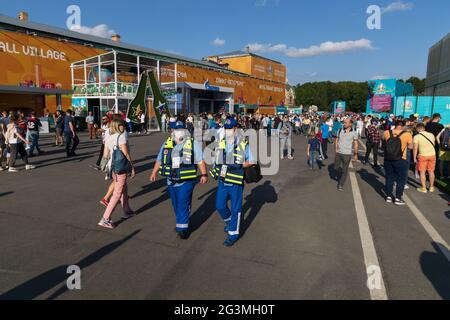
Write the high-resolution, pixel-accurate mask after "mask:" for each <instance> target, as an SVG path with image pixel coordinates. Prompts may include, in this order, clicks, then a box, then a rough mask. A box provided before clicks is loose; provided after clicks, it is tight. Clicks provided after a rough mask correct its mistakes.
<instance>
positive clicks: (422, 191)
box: [417, 187, 428, 193]
mask: <svg viewBox="0 0 450 320" xmlns="http://www.w3.org/2000/svg"><path fill="white" fill-rule="evenodd" d="M417 191H419V192H421V193H428V190H427V189H426V188H422V187H421V188H417Z"/></svg>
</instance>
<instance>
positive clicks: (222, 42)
mask: <svg viewBox="0 0 450 320" xmlns="http://www.w3.org/2000/svg"><path fill="white" fill-rule="evenodd" d="M225 42H226V41H225V40H224V39H220V38H215V39H214V41H213V45H215V46H219V47H221V46H224V45H225Z"/></svg>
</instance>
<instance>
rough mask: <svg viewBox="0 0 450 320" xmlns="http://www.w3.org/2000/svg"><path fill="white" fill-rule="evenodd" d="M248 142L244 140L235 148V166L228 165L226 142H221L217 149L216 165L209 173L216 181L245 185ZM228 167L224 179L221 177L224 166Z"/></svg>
mask: <svg viewBox="0 0 450 320" xmlns="http://www.w3.org/2000/svg"><path fill="white" fill-rule="evenodd" d="M247 144H248V142H247V141H246V140H242V141H241V142H240V143H239V144H237V145H235V146H234V152H233V158H234V161H233V164H227V161H226V158H227V154H226V147H227V144H226V141H225V140H222V141H220V144H219V148H218V149H217V155H216V163H215V164H214V166H213V168H212V169H211V171H210V172H209V173H210V175H211V176H212V177H213V178H214V179H216V180H221V181H224V182H227V183H232V184H237V185H243V184H244V166H243V165H244V162H245V149H246V147H247ZM224 164H225V165H226V166H227V171H226V174H225V176H224V177H222V176H221V172H222V165H224Z"/></svg>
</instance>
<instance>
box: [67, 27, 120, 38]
mask: <svg viewBox="0 0 450 320" xmlns="http://www.w3.org/2000/svg"><path fill="white" fill-rule="evenodd" d="M70 30H72V31H76V32H79V33H84V34H88V35H91V36H97V37H102V38H110V37H111V36H112V35H113V34H115V33H116V32H115V31H114V30H112V29H110V28H109V27H108V26H107V25H106V24H99V25H97V26H95V27H92V28H91V27H86V26H79V27H77V26H72V27H71V28H70Z"/></svg>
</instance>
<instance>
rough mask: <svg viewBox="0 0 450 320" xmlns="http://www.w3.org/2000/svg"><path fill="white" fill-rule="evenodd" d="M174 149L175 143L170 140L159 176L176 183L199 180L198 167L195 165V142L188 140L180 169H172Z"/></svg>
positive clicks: (164, 153)
mask: <svg viewBox="0 0 450 320" xmlns="http://www.w3.org/2000/svg"><path fill="white" fill-rule="evenodd" d="M173 149H174V142H173V140H172V138H168V139H167V141H166V143H165V145H164V149H163V159H162V164H161V168H160V169H159V174H160V175H162V176H164V177H167V178H169V179H170V180H172V181H174V182H177V181H186V180H193V179H197V165H196V164H195V163H194V140H193V139H188V140H187V141H186V142H185V144H184V146H183V154H182V157H181V163H180V167H179V168H172V151H173Z"/></svg>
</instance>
